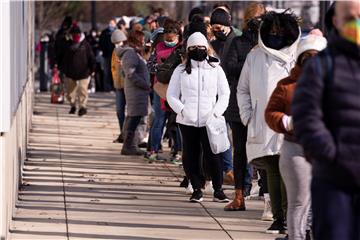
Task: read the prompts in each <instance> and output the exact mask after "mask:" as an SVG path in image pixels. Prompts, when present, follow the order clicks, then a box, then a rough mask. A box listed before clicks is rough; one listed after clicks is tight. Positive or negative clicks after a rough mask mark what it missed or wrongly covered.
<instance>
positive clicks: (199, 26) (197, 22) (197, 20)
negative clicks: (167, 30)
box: [188, 15, 207, 38]
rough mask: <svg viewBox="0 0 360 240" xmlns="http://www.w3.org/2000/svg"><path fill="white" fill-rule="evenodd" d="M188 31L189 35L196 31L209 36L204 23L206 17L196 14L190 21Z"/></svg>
mask: <svg viewBox="0 0 360 240" xmlns="http://www.w3.org/2000/svg"><path fill="white" fill-rule="evenodd" d="M188 31H189V32H188V35H191V34H193V33H195V32H201V33H202V34H204V36H205V37H206V38H207V30H206V25H205V23H204V18H203V17H201V16H199V15H195V16H194V17H193V18H192V20H191V22H190V23H189V29H188Z"/></svg>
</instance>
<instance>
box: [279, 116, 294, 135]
mask: <svg viewBox="0 0 360 240" xmlns="http://www.w3.org/2000/svg"><path fill="white" fill-rule="evenodd" d="M282 123H283V125H284V128H285V130H286V131H288V132H291V131H292V130H294V125H293V120H292V116H288V115H286V114H285V115H284V116H283V117H282Z"/></svg>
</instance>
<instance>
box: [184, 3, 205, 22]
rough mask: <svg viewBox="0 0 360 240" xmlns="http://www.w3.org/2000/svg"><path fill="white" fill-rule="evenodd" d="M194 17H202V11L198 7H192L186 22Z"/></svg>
mask: <svg viewBox="0 0 360 240" xmlns="http://www.w3.org/2000/svg"><path fill="white" fill-rule="evenodd" d="M195 15H197V16H200V17H204V11H203V10H202V9H201V8H199V7H194V8H193V9H191V11H190V13H189V17H188V21H189V22H191V21H192V18H193V17H194V16H195Z"/></svg>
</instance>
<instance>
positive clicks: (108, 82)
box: [99, 19, 116, 92]
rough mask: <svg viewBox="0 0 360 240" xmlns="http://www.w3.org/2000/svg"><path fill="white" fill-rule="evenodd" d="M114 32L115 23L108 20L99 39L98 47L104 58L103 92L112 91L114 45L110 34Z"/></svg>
mask: <svg viewBox="0 0 360 240" xmlns="http://www.w3.org/2000/svg"><path fill="white" fill-rule="evenodd" d="M115 30H116V21H115V20H113V19H112V20H110V22H109V26H108V27H107V28H106V29H104V30H103V31H102V32H101V34H100V38H99V46H100V50H101V51H102V54H103V58H104V91H105V92H110V91H113V90H114V85H113V79H112V74H111V57H112V53H113V50H114V48H115V45H114V44H113V43H112V42H111V34H112V33H113V32H114V31H115Z"/></svg>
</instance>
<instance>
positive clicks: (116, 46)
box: [115, 42, 124, 48]
mask: <svg viewBox="0 0 360 240" xmlns="http://www.w3.org/2000/svg"><path fill="white" fill-rule="evenodd" d="M123 45H124V43H123V42H119V43H116V44H115V48H119V47H122V46H123Z"/></svg>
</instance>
